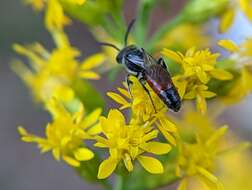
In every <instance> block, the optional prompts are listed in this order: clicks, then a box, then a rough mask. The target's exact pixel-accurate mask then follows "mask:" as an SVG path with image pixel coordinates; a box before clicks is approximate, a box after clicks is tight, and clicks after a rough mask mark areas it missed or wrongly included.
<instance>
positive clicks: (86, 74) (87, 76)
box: [79, 71, 100, 80]
mask: <svg viewBox="0 0 252 190" xmlns="http://www.w3.org/2000/svg"><path fill="white" fill-rule="evenodd" d="M79 76H80V77H81V78H84V79H94V80H97V79H99V78H100V75H98V74H97V73H95V72H93V71H80V72H79Z"/></svg>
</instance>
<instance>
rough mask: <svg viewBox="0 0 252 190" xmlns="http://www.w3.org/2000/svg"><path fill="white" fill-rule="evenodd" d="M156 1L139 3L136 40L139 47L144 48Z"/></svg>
mask: <svg viewBox="0 0 252 190" xmlns="http://www.w3.org/2000/svg"><path fill="white" fill-rule="evenodd" d="M154 5H155V1H153V0H152V1H146V0H140V1H139V3H138V10H137V19H136V27H135V28H136V29H135V38H136V43H137V45H139V46H141V47H143V46H144V42H145V39H146V35H147V32H148V28H149V27H148V23H149V17H150V12H151V9H152V8H153V6H154Z"/></svg>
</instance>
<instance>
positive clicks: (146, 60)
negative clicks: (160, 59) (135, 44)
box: [142, 48, 157, 66]
mask: <svg viewBox="0 0 252 190" xmlns="http://www.w3.org/2000/svg"><path fill="white" fill-rule="evenodd" d="M142 51H143V60H144V63H145V65H146V66H150V65H153V64H157V61H156V60H155V59H154V58H153V57H152V56H151V55H150V54H148V53H147V52H146V51H145V50H144V49H143V48H142Z"/></svg>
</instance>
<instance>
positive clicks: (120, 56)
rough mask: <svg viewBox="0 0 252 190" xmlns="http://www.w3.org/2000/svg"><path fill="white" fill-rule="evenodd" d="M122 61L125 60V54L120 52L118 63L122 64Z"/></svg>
mask: <svg viewBox="0 0 252 190" xmlns="http://www.w3.org/2000/svg"><path fill="white" fill-rule="evenodd" d="M122 59H123V54H122V52H120V53H119V54H118V55H117V56H116V61H117V63H119V64H122Z"/></svg>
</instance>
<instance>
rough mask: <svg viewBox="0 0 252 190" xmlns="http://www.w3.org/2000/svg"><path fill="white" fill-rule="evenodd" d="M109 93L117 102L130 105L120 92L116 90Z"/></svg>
mask: <svg viewBox="0 0 252 190" xmlns="http://www.w3.org/2000/svg"><path fill="white" fill-rule="evenodd" d="M107 95H108V96H109V97H110V98H112V99H113V100H114V101H115V102H117V103H119V104H121V105H124V106H126V105H130V104H129V103H128V102H127V101H126V100H125V99H124V98H123V97H122V96H120V95H119V94H116V93H114V92H108V93H107Z"/></svg>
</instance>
